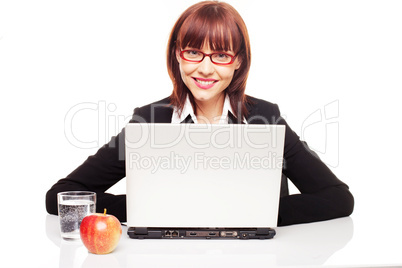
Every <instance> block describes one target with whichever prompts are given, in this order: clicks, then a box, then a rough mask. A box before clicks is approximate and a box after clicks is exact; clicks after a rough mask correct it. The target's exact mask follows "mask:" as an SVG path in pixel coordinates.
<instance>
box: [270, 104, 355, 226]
mask: <svg viewBox="0 0 402 268" xmlns="http://www.w3.org/2000/svg"><path fill="white" fill-rule="evenodd" d="M274 110H276V111H275V112H274V113H275V114H276V115H279V114H280V112H279V108H278V106H277V105H275V109H274ZM276 121H277V123H278V124H283V125H285V126H286V136H285V148H284V167H283V173H284V174H285V175H286V176H287V177H288V178H289V179H290V180H291V181H292V182H293V184H294V185H295V186H296V187H297V188H298V189H299V191H300V194H296V195H289V196H284V197H282V198H281V199H280V205H279V216H278V225H280V226H283V225H290V224H296V223H305V222H315V221H322V220H328V219H333V218H338V217H345V216H349V215H350V214H351V213H352V212H353V207H354V199H353V196H352V194H351V193H350V191H349V188H348V186H347V185H346V184H345V183H343V182H342V181H340V180H339V179H338V178H337V177H336V176H335V175H334V174H333V173H332V171H331V170H330V169H329V168H328V167H327V166H326V165H325V164H324V163H323V162H322V161H321V160H320V159H319V158H318V156H317V154H315V153H314V152H313V151H311V149H310V148H309V147H308V146H307V144H306V143H304V142H302V141H300V139H299V137H298V136H297V135H296V133H294V132H293V131H292V129H291V128H290V127H289V126H288V125H287V123H286V122H285V120H284V119H283V118H282V117H280V116H279V117H278V118H277V120H276Z"/></svg>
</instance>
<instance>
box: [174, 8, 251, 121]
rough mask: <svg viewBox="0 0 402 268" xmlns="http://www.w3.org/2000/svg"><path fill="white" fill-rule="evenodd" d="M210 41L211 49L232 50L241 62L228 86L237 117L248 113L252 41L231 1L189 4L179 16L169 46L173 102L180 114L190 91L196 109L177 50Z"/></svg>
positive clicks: (199, 45)
mask: <svg viewBox="0 0 402 268" xmlns="http://www.w3.org/2000/svg"><path fill="white" fill-rule="evenodd" d="M206 44H208V45H209V47H210V48H211V49H212V50H216V51H229V50H231V51H233V52H234V53H235V54H236V55H237V57H238V60H239V61H240V68H239V69H237V70H236V71H235V73H234V76H233V79H232V81H231V83H230V84H229V86H228V87H227V88H226V90H225V91H226V94H228V95H229V98H230V104H231V106H232V109H233V112H234V116H236V117H237V118H243V117H244V116H247V109H246V106H245V104H246V103H245V102H246V97H245V93H244V92H245V89H246V82H247V77H248V73H249V70H250V63H251V52H250V40H249V37H248V32H247V28H246V25H245V23H244V21H243V19H242V18H241V16H240V14H239V13H238V12H237V11H236V10H235V9H234V8H233V7H232V6H231V5H229V4H227V3H223V2H218V1H203V2H200V3H197V4H195V5H192V6H190V7H189V8H188V9H187V10H185V11H184V12H183V14H182V15H181V16H180V17H179V19H178V20H177V21H176V24H175V25H174V27H173V29H172V32H171V34H170V38H169V42H168V47H167V67H168V72H169V76H170V79H171V80H172V82H173V92H172V94H171V96H170V99H171V104H172V105H174V106H176V107H178V110H179V113H181V111H182V109H183V106H184V103H185V99H186V96H187V94H189V97H190V101H191V103H192V105H193V108H194V111H195V112H196V106H195V102H194V97H193V96H192V94H191V92H190V90H189V89H188V88H187V86H186V85H185V84H184V82H183V81H182V79H181V74H180V69H179V63H178V62H177V58H176V51H177V49H179V48H181V49H184V48H185V47H187V46H189V47H192V48H198V49H200V48H201V47H203V45H206Z"/></svg>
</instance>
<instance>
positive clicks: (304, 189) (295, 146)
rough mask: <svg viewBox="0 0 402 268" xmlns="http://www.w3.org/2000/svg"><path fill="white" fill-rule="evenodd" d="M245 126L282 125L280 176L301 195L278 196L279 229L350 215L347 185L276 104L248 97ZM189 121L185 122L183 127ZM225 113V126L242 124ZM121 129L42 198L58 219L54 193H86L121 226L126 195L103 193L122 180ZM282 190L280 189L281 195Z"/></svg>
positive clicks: (163, 112)
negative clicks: (282, 155)
mask: <svg viewBox="0 0 402 268" xmlns="http://www.w3.org/2000/svg"><path fill="white" fill-rule="evenodd" d="M246 107H247V110H248V116H247V118H246V120H247V122H248V123H249V124H280V125H285V126H286V134H285V148H284V165H283V170H282V173H283V174H284V176H286V177H287V178H289V179H290V180H291V181H292V182H293V184H294V185H295V186H296V187H297V188H298V189H299V191H300V193H301V194H296V195H286V194H284V191H282V194H281V198H280V204H279V215H278V225H279V226H283V225H289V224H295V223H305V222H314V221H321V220H328V219H333V218H338V217H344V216H349V215H350V214H351V213H352V211H353V207H354V199H353V196H352V194H351V193H350V192H349V188H348V186H347V185H346V184H345V183H343V182H342V181H340V180H339V179H338V178H337V177H336V176H335V175H334V174H333V173H332V172H331V170H330V169H329V168H328V167H327V166H326V165H325V164H324V163H323V162H322V161H321V160H320V159H319V158H318V156H317V155H316V154H315V153H314V152H313V151H311V150H310V149H309V148H308V146H307V144H306V143H305V142H302V141H300V139H299V137H298V136H297V135H296V133H295V132H293V131H292V130H291V129H290V127H289V126H288V125H287V123H286V122H285V120H284V119H283V118H282V117H281V116H280V112H279V108H278V106H277V105H276V104H273V103H270V102H267V101H264V100H261V99H257V98H253V97H250V96H247V105H246ZM172 115H173V107H172V106H171V105H169V98H165V99H162V100H160V101H158V102H154V103H151V104H148V105H146V106H143V107H140V108H136V109H135V110H134V114H133V117H132V119H131V120H130V122H131V123H135V122H147V123H170V122H171V119H172ZM189 121H191V119H190V118H189V117H188V118H186V120H185V122H186V123H188V122H189ZM240 121H241V120H238V119H237V118H236V117H235V116H234V115H232V114H229V123H241V122H240ZM124 155H125V151H124V129H123V131H122V132H120V133H119V134H118V135H117V136H116V137H113V138H112V139H111V141H110V142H109V143H108V144H105V145H104V146H103V147H102V148H100V149H99V150H98V151H97V153H96V154H95V155H93V156H90V157H88V159H87V160H86V161H85V162H84V163H83V164H82V165H81V166H79V167H78V168H77V169H75V170H74V171H73V172H72V173H71V174H69V175H68V176H67V177H66V178H64V179H61V180H59V181H58V182H57V183H56V184H54V185H53V186H52V187H51V189H50V190H49V191H48V192H47V194H46V209H47V211H48V212H49V213H51V214H55V215H57V193H58V192H62V191H71V190H89V191H94V192H96V193H97V205H96V207H97V211H98V212H103V209H104V208H107V211H108V213H109V214H113V215H115V216H116V217H117V218H118V219H119V220H120V221H126V196H125V195H112V194H108V193H105V191H106V190H107V189H109V188H110V187H111V186H112V185H114V184H115V183H117V182H118V181H119V180H121V179H122V178H124V177H125V175H126V174H125V160H124ZM286 188H287V187H286V186H285V187H283V189H282V190H284V189H286Z"/></svg>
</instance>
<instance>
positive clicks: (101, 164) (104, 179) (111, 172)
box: [46, 108, 143, 222]
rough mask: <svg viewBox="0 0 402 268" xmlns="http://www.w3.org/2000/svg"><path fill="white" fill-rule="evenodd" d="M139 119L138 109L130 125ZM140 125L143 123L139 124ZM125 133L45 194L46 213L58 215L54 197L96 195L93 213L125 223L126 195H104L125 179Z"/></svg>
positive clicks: (113, 139) (111, 141)
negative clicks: (77, 193) (74, 193)
mask: <svg viewBox="0 0 402 268" xmlns="http://www.w3.org/2000/svg"><path fill="white" fill-rule="evenodd" d="M140 118H141V115H140V108H136V109H135V110H134V114H133V117H132V119H131V120H130V122H138V121H141V120H139V119H140ZM142 121H143V120H142ZM124 141H125V135H124V129H123V130H122V131H121V132H120V133H119V134H118V135H117V136H115V137H113V138H112V139H111V140H110V142H109V143H107V144H105V145H104V146H103V147H101V148H100V149H99V150H98V151H97V152H96V153H95V154H94V155H92V156H89V157H88V159H87V160H86V161H84V163H82V164H81V165H80V166H79V167H78V168H76V169H75V170H74V171H73V172H71V173H70V174H69V175H67V177H65V178H63V179H61V180H59V181H58V182H57V183H56V184H54V185H53V186H52V187H51V188H50V190H49V191H48V192H47V193H46V210H47V212H48V213H50V214H54V215H57V214H58V210H57V193H59V192H64V191H92V192H96V211H97V212H100V213H102V212H103V210H104V208H106V209H107V211H108V213H109V214H112V215H114V216H115V217H117V218H118V219H119V220H120V221H122V222H124V221H126V195H113V194H109V193H105V191H107V189H109V188H110V187H112V186H113V185H114V184H116V183H117V182H118V181H120V180H121V179H122V178H124V177H125V176H126V171H125V148H124Z"/></svg>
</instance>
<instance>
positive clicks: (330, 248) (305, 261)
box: [46, 215, 353, 267]
mask: <svg viewBox="0 0 402 268" xmlns="http://www.w3.org/2000/svg"><path fill="white" fill-rule="evenodd" d="M276 231H277V234H276V236H275V238H274V239H272V240H206V239H205V240H168V239H161V240H134V239H130V238H128V236H127V235H126V233H127V227H125V226H123V236H122V238H121V240H120V242H119V245H118V246H117V248H116V250H115V251H114V252H113V253H112V254H108V255H94V254H90V253H87V251H86V249H85V247H84V246H83V245H82V243H81V241H76V242H71V241H64V240H62V239H61V237H60V231H59V224H58V218H57V217H56V216H52V215H47V218H46V235H47V237H48V239H49V240H51V241H52V242H53V243H54V244H55V245H57V246H58V247H59V248H60V259H59V266H60V267H134V266H135V265H137V266H138V265H141V267H160V266H164V267H189V266H190V265H191V266H192V267H206V266H207V267H213V266H230V265H236V266H237V267H239V266H251V267H259V266H264V267H266V266H271V267H272V266H273V267H275V266H289V265H290V266H293V265H303V266H309V265H322V264H324V263H325V261H326V260H327V259H328V258H329V257H330V256H331V255H333V254H334V253H335V252H336V251H338V250H340V249H341V248H343V247H344V246H345V245H346V244H347V243H348V242H349V241H350V240H351V238H352V237H353V220H352V218H350V217H346V218H341V219H336V220H331V221H325V222H319V223H310V224H300V225H294V226H288V227H278V228H276Z"/></svg>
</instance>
